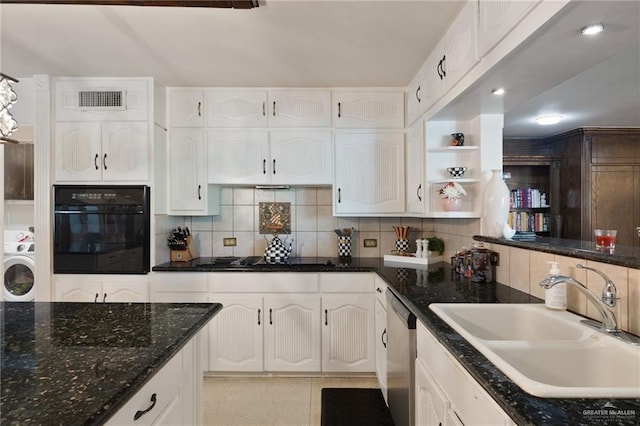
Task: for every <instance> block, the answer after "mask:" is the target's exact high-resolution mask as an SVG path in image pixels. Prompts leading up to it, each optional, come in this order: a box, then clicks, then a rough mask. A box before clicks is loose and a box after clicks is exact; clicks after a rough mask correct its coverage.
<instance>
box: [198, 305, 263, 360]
mask: <svg viewBox="0 0 640 426" xmlns="http://www.w3.org/2000/svg"><path fill="white" fill-rule="evenodd" d="M213 300H215V301H216V302H217V303H222V306H223V308H222V311H220V313H218V315H216V316H215V317H214V319H213V320H212V321H211V322H210V324H209V370H210V371H264V350H263V348H264V343H263V342H264V338H263V324H264V308H263V298H262V297H259V296H246V297H233V296H222V297H218V296H215V297H214V298H213Z"/></svg>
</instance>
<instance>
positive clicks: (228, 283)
mask: <svg viewBox="0 0 640 426" xmlns="http://www.w3.org/2000/svg"><path fill="white" fill-rule="evenodd" d="M209 291H210V292H214V293H216V292H219V293H316V292H317V291H318V274H314V273H308V272H306V273H304V272H303V273H296V272H282V273H280V272H268V273H256V274H253V273H240V274H239V273H235V272H220V273H218V272H216V273H212V274H209Z"/></svg>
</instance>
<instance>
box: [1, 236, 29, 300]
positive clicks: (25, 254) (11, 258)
mask: <svg viewBox="0 0 640 426" xmlns="http://www.w3.org/2000/svg"><path fill="white" fill-rule="evenodd" d="M35 247H36V245H35V242H34V239H33V233H32V232H29V231H4V285H3V292H4V300H6V301H9V302H31V301H33V300H34V299H35V293H36V288H35V269H36V268H35V267H36V262H35Z"/></svg>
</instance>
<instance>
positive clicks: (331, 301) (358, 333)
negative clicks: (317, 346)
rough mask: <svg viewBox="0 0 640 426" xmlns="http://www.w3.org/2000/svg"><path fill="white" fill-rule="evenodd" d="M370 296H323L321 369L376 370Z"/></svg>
mask: <svg viewBox="0 0 640 426" xmlns="http://www.w3.org/2000/svg"><path fill="white" fill-rule="evenodd" d="M373 300H374V299H373V296H372V295H366V294H364V295H350V294H340V295H323V296H322V371H325V372H328V371H334V372H338V371H340V372H370V371H374V370H375V346H374V339H373V335H374V324H375V320H374V308H373Z"/></svg>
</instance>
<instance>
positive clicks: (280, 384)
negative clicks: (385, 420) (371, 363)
mask: <svg viewBox="0 0 640 426" xmlns="http://www.w3.org/2000/svg"><path fill="white" fill-rule="evenodd" d="M331 387H333V388H338V387H345V388H377V387H378V382H377V380H376V378H375V377H374V376H370V377H369V376H367V377H345V378H336V377H205V379H204V424H205V425H207V426H218V425H220V426H222V425H224V426H233V425H242V426H269V425H273V426H276V425H277V426H303V425H309V426H320V403H321V401H320V399H321V394H322V388H331Z"/></svg>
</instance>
